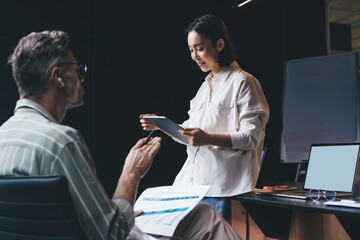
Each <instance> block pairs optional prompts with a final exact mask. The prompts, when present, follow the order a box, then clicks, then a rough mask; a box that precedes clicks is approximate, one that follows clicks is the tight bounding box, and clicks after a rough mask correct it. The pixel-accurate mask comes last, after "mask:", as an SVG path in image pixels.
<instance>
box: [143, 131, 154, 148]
mask: <svg viewBox="0 0 360 240" xmlns="http://www.w3.org/2000/svg"><path fill="white" fill-rule="evenodd" d="M154 132H155V130H154V131H151V132H150V133H149V135H148V136H147V138H146V140H145V142H144V143H143V145H142V146H144V145H146V144H147V143H148V141H149V140H150V137H151V135H152V134H153V133H154Z"/></svg>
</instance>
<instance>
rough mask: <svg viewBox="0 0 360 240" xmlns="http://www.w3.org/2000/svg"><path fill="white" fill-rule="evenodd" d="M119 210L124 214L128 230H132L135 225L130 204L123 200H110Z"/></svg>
mask: <svg viewBox="0 0 360 240" xmlns="http://www.w3.org/2000/svg"><path fill="white" fill-rule="evenodd" d="M112 201H113V202H114V203H115V204H116V206H117V207H118V208H119V210H120V211H121V212H122V213H123V214H124V216H125V218H126V221H127V223H128V229H130V230H131V229H132V228H133V227H134V224H135V216H134V208H133V207H132V206H131V204H130V203H129V202H128V201H126V200H124V199H120V198H119V199H114V200H112Z"/></svg>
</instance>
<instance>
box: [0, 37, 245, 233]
mask: <svg viewBox="0 0 360 240" xmlns="http://www.w3.org/2000/svg"><path fill="white" fill-rule="evenodd" d="M68 45H69V37H68V35H67V34H66V33H65V32H62V31H51V32H49V31H44V32H40V33H31V34H29V35H28V36H26V37H23V38H22V39H21V40H20V41H19V43H18V45H17V47H16V48H15V51H14V53H13V54H12V56H11V58H10V60H9V63H10V64H11V66H12V72H13V77H14V79H15V81H16V83H17V86H18V88H19V90H20V95H21V99H20V100H18V102H17V104H16V107H15V112H14V116H12V117H11V118H10V119H9V120H8V121H6V122H5V123H4V124H3V125H2V126H1V127H0V175H16V176H21V175H56V174H62V175H64V176H65V177H66V178H67V180H68V183H69V190H70V194H71V197H72V201H73V203H74V207H75V211H76V215H77V218H78V221H79V223H80V225H81V226H82V228H83V231H84V233H85V235H86V236H87V238H89V239H125V238H127V236H128V235H129V232H130V231H131V230H132V229H133V226H134V212H133V205H134V201H135V196H136V191H137V186H138V183H139V181H140V179H141V178H142V177H143V176H144V175H145V174H146V172H147V171H148V170H149V168H150V166H151V163H152V161H153V158H154V157H155V155H156V153H157V152H158V150H159V148H160V141H161V139H160V138H159V137H156V138H153V139H150V141H149V142H148V143H147V144H146V145H144V146H142V145H143V143H144V141H145V139H140V140H139V141H138V142H137V143H136V144H135V146H134V147H133V148H132V149H131V150H130V152H129V154H128V156H127V157H126V160H125V163H124V166H123V170H122V174H121V176H120V178H119V181H118V185H117V187H116V190H115V193H114V196H113V198H112V200H110V199H109V198H108V197H107V195H106V194H105V192H104V190H103V188H102V186H101V184H100V182H99V181H98V179H97V178H96V176H95V170H94V165H93V160H92V158H91V155H90V152H89V150H88V148H87V146H86V144H85V141H84V139H83V138H82V137H81V135H80V134H79V133H78V132H77V131H76V130H75V129H73V128H71V127H68V126H64V125H61V122H62V120H63V119H64V117H65V115H66V113H67V111H68V110H69V109H71V108H74V107H77V106H80V105H82V104H83V94H84V90H83V87H82V85H81V84H82V83H83V82H84V79H85V78H84V77H85V73H86V70H87V68H86V65H82V64H79V63H78V62H77V61H76V59H75V56H74V55H73V53H72V51H71V50H70V49H69V47H68ZM175 235H176V236H180V237H182V238H184V239H240V238H239V236H238V235H237V234H236V233H235V232H234V230H233V229H231V227H230V226H229V225H228V224H227V223H226V221H225V220H224V219H222V218H221V217H220V216H219V214H217V213H216V212H215V211H214V210H213V209H212V208H211V207H209V206H207V205H199V206H197V207H196V208H195V209H194V210H193V211H192V212H190V213H189V215H187V217H185V218H184V220H183V221H182V222H181V223H180V224H179V226H178V228H177V230H176V232H175ZM130 236H131V238H132V239H133V238H148V236H147V235H145V234H142V233H135V231H132V232H131V233H130Z"/></svg>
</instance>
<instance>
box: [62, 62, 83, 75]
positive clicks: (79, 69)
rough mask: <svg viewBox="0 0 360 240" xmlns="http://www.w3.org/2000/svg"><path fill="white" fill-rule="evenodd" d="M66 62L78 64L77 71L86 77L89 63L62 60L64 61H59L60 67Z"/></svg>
mask: <svg viewBox="0 0 360 240" xmlns="http://www.w3.org/2000/svg"><path fill="white" fill-rule="evenodd" d="M64 64H70V65H77V67H76V71H77V73H78V74H79V75H80V76H81V77H83V78H85V77H86V73H87V65H86V64H81V63H76V62H62V63H59V64H58V65H57V66H58V67H60V66H61V65H64Z"/></svg>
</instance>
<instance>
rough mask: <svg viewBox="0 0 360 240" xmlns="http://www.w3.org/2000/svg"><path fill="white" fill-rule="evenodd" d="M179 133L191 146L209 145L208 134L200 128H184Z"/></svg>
mask: <svg viewBox="0 0 360 240" xmlns="http://www.w3.org/2000/svg"><path fill="white" fill-rule="evenodd" d="M179 132H180V133H181V134H182V135H183V136H184V137H186V138H187V139H188V141H189V144H190V145H191V146H203V145H209V142H210V141H209V138H210V134H208V133H207V132H205V131H204V130H202V129H200V128H185V129H183V130H179Z"/></svg>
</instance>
